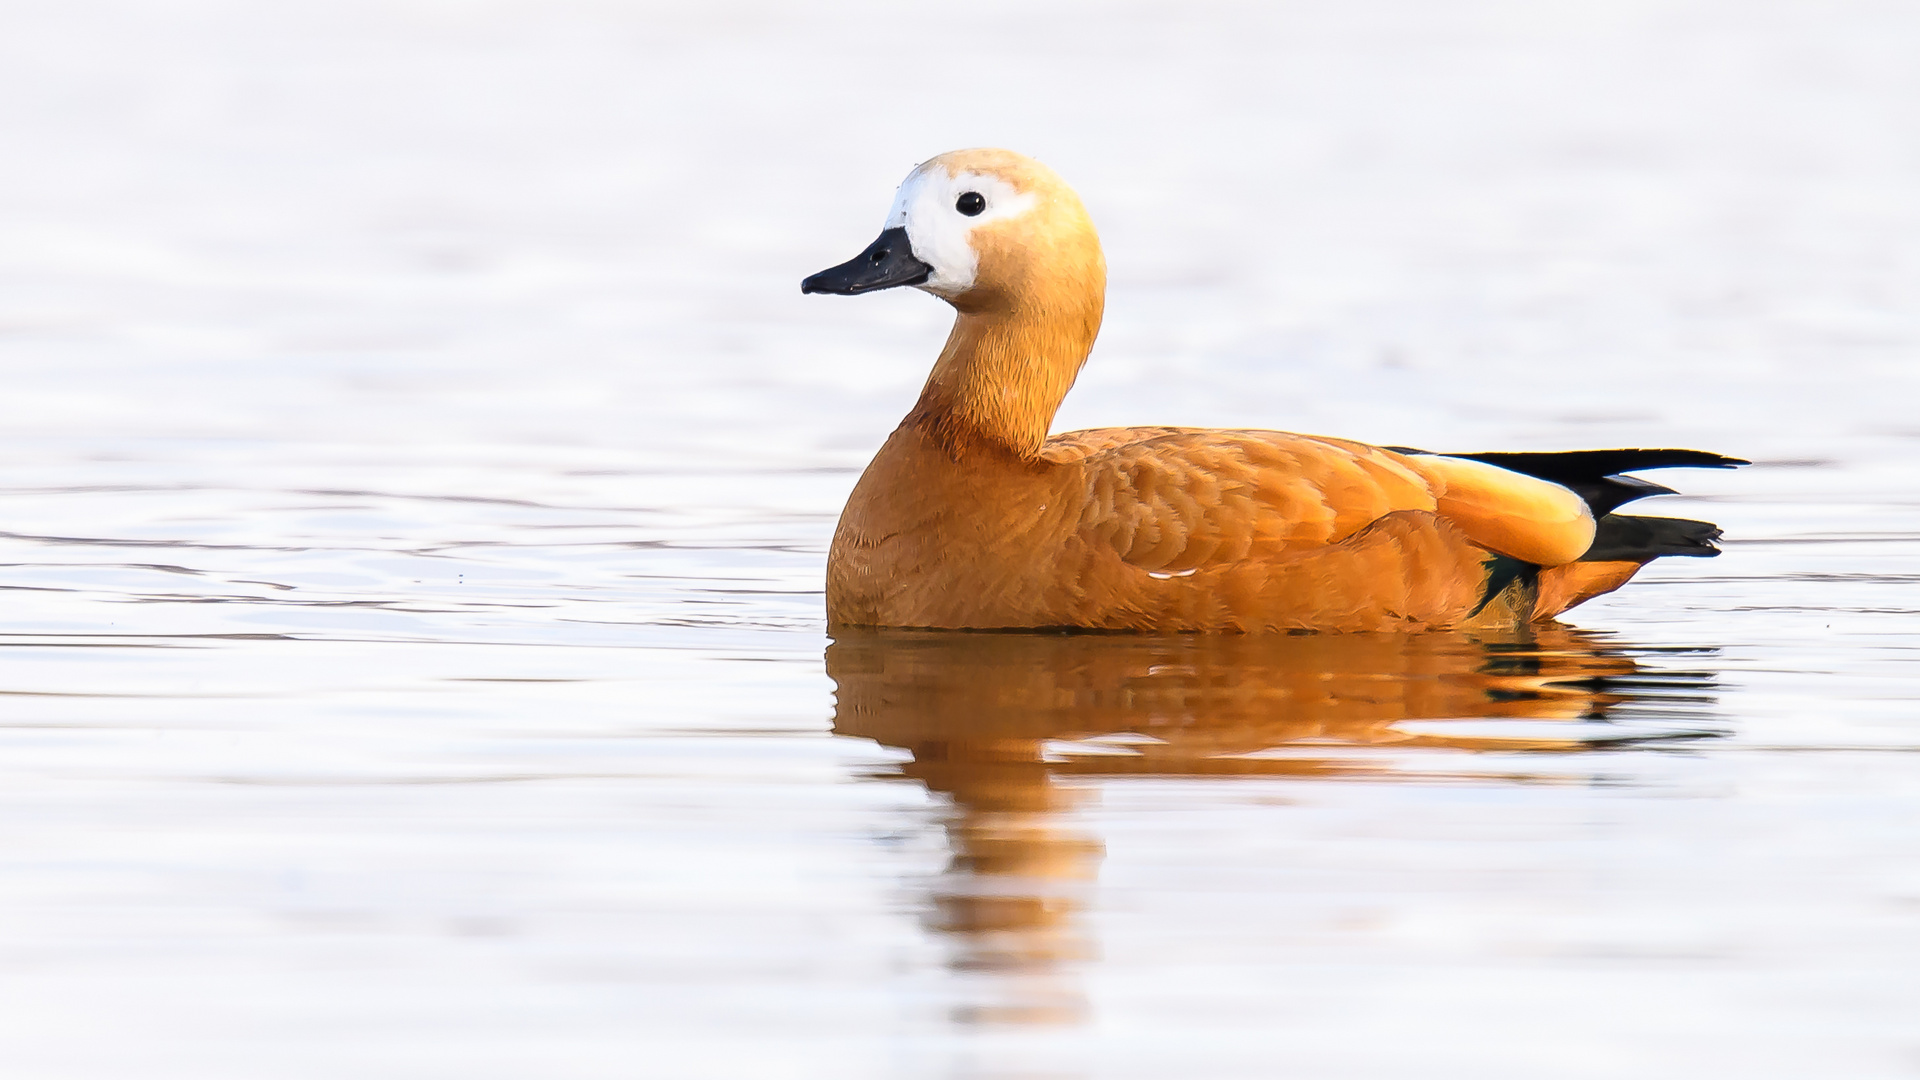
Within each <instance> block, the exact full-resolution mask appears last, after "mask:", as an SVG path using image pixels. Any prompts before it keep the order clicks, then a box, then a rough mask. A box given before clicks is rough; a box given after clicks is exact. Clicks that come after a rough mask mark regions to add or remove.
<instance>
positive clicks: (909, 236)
mask: <svg viewBox="0 0 1920 1080" xmlns="http://www.w3.org/2000/svg"><path fill="white" fill-rule="evenodd" d="M1106 277H1107V274H1106V261H1105V256H1104V255H1103V253H1102V251H1101V247H1100V240H1099V236H1098V234H1097V233H1096V231H1095V229H1094V226H1093V221H1092V219H1091V218H1090V217H1089V215H1088V213H1087V210H1086V207H1085V206H1084V205H1083V204H1082V203H1081V201H1080V197H1079V196H1078V195H1077V194H1076V193H1075V192H1074V190H1073V189H1072V188H1071V187H1069V186H1068V185H1067V184H1066V182H1065V181H1063V180H1062V179H1061V178H1060V177H1059V176H1058V175H1057V174H1056V173H1055V172H1054V171H1053V170H1052V169H1050V168H1048V167H1047V166H1046V165H1043V164H1042V163H1040V162H1039V161H1036V160H1034V159H1032V158H1030V157H1027V156H1024V155H1022V154H1019V153H1015V152H1013V151H1010V150H1001V149H971V150H957V151H953V152H950V153H945V154H941V155H939V156H937V157H934V158H931V159H929V160H927V161H926V162H923V163H922V164H920V165H919V166H918V167H916V168H915V169H914V170H913V171H912V172H911V173H909V174H908V176H907V178H906V180H905V181H904V182H902V183H901V185H900V187H899V189H898V191H897V193H896V194H895V196H894V200H893V205H892V207H891V208H890V210H889V211H888V214H887V218H886V223H885V225H884V226H883V228H882V229H881V232H880V235H879V237H878V238H877V239H875V240H874V241H873V242H872V243H871V244H869V245H868V246H867V248H866V249H865V250H864V251H862V252H861V253H860V254H858V255H856V256H854V257H853V258H852V259H850V260H848V261H846V262H844V263H841V264H839V265H837V266H833V267H830V268H828V269H826V270H822V271H820V272H819V273H817V274H814V275H812V276H810V277H808V278H806V279H805V280H804V281H802V282H801V286H800V288H801V292H802V293H807V294H828V295H844V296H858V295H864V294H866V293H870V292H877V291H880V290H883V289H893V288H901V287H908V286H910V287H913V288H917V289H920V290H921V291H923V292H927V293H930V294H932V295H933V296H935V297H938V298H939V299H941V300H944V301H945V302H946V303H947V304H949V305H951V306H952V308H953V309H954V313H955V316H954V323H953V329H952V331H951V332H950V333H949V335H948V337H947V341H946V345H945V346H944V347H943V348H942V349H941V350H940V354H939V356H938V357H937V358H936V359H935V360H934V363H933V370H932V372H931V373H930V374H929V375H928V377H927V381H926V384H925V386H924V388H923V389H922V390H921V393H920V396H919V399H918V400H917V401H916V402H915V404H914V406H913V408H912V409H911V410H910V411H909V412H908V413H907V415H906V418H905V419H904V420H902V421H901V423H900V425H899V426H898V427H897V428H895V429H894V431H893V433H892V434H891V435H890V436H888V438H887V440H886V442H885V444H884V445H883V446H882V447H881V449H880V451H879V452H878V453H877V454H876V455H875V456H874V458H873V460H872V462H871V463H870V464H869V465H868V466H867V468H866V470H865V471H864V472H863V473H862V474H861V476H860V479H859V481H858V482H857V483H856V484H855V486H854V488H853V491H852V493H851V494H850V496H849V497H848V500H847V503H846V506H845V509H844V510H843V511H842V513H841V515H840V519H839V523H838V525H837V526H836V528H835V530H834V535H833V540H832V544H831V546H830V548H829V550H828V555H827V573H826V609H827V624H828V629H829V632H830V633H831V632H836V631H839V630H846V629H856V628H911V629H916V630H1058V631H1109V632H1135V633H1281V632H1293V633H1314V632H1325V633H1355V632H1419V631H1434V630H1469V631H1471V630H1482V629H1499V630H1511V629H1515V628H1524V627H1528V626H1530V625H1532V624H1538V623H1549V622H1552V621H1553V620H1555V619H1556V617H1557V616H1559V615H1561V614H1562V613H1564V612H1566V611H1567V610H1569V609H1571V608H1573V607H1575V606H1577V605H1579V604H1581V603H1584V602H1586V601H1588V600H1591V599H1593V598H1594V597H1596V596H1600V595H1603V594H1605V593H1608V592H1611V591H1613V590H1615V589H1618V588H1619V587H1621V586H1622V585H1624V584H1626V583H1627V581H1628V580H1629V579H1631V578H1632V577H1633V576H1634V575H1635V574H1636V573H1638V572H1639V570H1640V569H1641V568H1642V567H1644V566H1645V565H1646V564H1647V563H1649V562H1651V561H1653V560H1654V559H1657V558H1661V557H1665V556H1697V557H1711V556H1715V555H1718V554H1719V553H1720V551H1719V548H1718V547H1716V546H1715V544H1714V541H1715V540H1717V539H1719V537H1720V536H1721V532H1720V530H1719V528H1718V527H1716V526H1714V525H1713V524H1711V523H1709V522H1703V521H1692V520H1687V519H1681V518H1660V517H1646V516H1636V515H1629V514H1622V513H1619V512H1617V511H1618V509H1619V508H1620V507H1622V506H1624V505H1626V504H1628V503H1630V502H1633V501H1635V500H1638V499H1641V498H1645V497H1647V496H1651V495H1660V494H1672V493H1674V492H1673V489H1671V488H1668V487H1665V486H1662V485H1660V484H1656V483H1653V482H1651V481H1648V480H1644V479H1641V478H1639V477H1636V476H1632V475H1630V474H1631V473H1633V472H1635V471H1644V470H1651V469H1663V468H1677V467H1694V468H1711V469H1724V468H1732V467H1735V466H1738V465H1745V464H1749V463H1748V462H1747V461H1744V460H1742V459H1739V458H1732V457H1725V456H1722V455H1720V454H1715V453H1708V452H1705V451H1698V450H1681V449H1614V450H1581V451H1568V452H1526V451H1515V452H1497V453H1461V454H1447V453H1433V452H1428V451H1425V450H1420V449H1415V448H1412V447H1404V446H1373V445H1369V444H1366V443H1362V442H1356V441H1353V440H1348V439H1339V438H1330V437H1326V436H1319V435H1301V434H1293V433H1290V432H1284V431H1269V430H1259V429H1244V430H1242V429H1212V428H1190V427H1125V428H1098V429H1093V430H1086V431H1069V432H1064V433H1059V434H1050V432H1051V428H1052V425H1053V419H1054V415H1055V413H1056V412H1057V411H1058V409H1059V407H1060V404H1061V401H1062V400H1063V399H1064V398H1065V397H1066V395H1067V392H1068V391H1069V390H1070V389H1071V388H1072V387H1073V383H1074V380H1075V379H1076V378H1077V377H1078V375H1079V373H1080V370H1081V367H1082V365H1083V364H1085V363H1086V360H1087V357H1088V355H1089V354H1090V353H1091V352H1092V349H1093V344H1094V339H1095V337H1096V336H1097V335H1098V333H1099V330H1100V323H1101V318H1102V316H1103V314H1104V312H1105V304H1106Z"/></svg>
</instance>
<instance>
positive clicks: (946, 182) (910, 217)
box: [886, 162, 1039, 298]
mask: <svg viewBox="0 0 1920 1080" xmlns="http://www.w3.org/2000/svg"><path fill="white" fill-rule="evenodd" d="M968 192H973V193H975V194H977V195H979V196H980V197H981V198H982V199H983V200H985V203H986V205H985V208H984V209H982V210H981V211H980V212H979V213H978V214H973V215H968V214H963V213H961V212H960V210H959V208H958V205H957V204H958V203H959V201H960V196H962V195H964V194H966V193H968ZM1038 201H1039V200H1038V198H1037V197H1035V196H1034V195H1032V194H1030V193H1028V192H1023V191H1021V190H1020V189H1019V188H1016V187H1014V186H1013V185H1012V184H1011V183H1008V182H1007V181H1005V180H1002V179H1001V178H999V177H997V176H994V175H992V174H990V173H977V172H960V173H949V172H948V171H947V169H946V166H944V165H940V164H936V163H933V162H929V163H927V164H925V165H922V166H921V167H920V168H918V169H915V170H914V171H913V174H912V175H910V176H908V177H907V179H906V182H905V183H903V184H901V185H900V190H899V192H898V193H897V194H895V195H894V198H893V209H892V210H891V211H889V212H888V214H887V224H886V227H887V228H889V229H893V228H901V227H904V228H905V229H906V230H907V242H908V243H910V244H912V245H913V254H914V257H915V258H917V259H919V260H920V261H921V262H923V263H926V264H927V265H928V266H931V267H932V268H933V275H932V276H931V277H929V278H927V280H926V281H924V282H922V283H921V284H920V286H919V288H922V289H925V290H926V291H928V292H930V293H933V294H934V295H935V296H942V297H947V298H952V297H955V296H958V295H960V294H961V293H963V292H966V291H967V290H968V289H971V288H973V281H974V274H975V273H976V272H977V271H978V270H979V268H980V256H979V254H978V253H977V252H976V251H974V249H973V230H974V229H977V228H979V227H980V226H982V225H985V224H988V223H990V222H995V221H1004V220H1006V219H1008V218H1015V217H1019V216H1020V215H1022V214H1025V213H1026V212H1027V211H1029V210H1031V209H1033V207H1034V205H1035V204H1036V203H1037V202H1038Z"/></svg>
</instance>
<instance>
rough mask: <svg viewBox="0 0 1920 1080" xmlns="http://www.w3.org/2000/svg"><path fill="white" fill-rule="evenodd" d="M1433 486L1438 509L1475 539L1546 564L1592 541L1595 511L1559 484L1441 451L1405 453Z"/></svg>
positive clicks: (1566, 559) (1575, 554)
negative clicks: (1429, 453)
mask: <svg viewBox="0 0 1920 1080" xmlns="http://www.w3.org/2000/svg"><path fill="white" fill-rule="evenodd" d="M1400 460H1401V461H1402V462H1403V463H1404V464H1406V465H1407V466H1408V467H1409V468H1411V469H1412V470H1413V471H1415V472H1417V473H1419V474H1420V475H1421V476H1422V477H1424V478H1426V480H1427V482H1428V483H1429V484H1431V485H1432V486H1433V489H1434V504H1435V509H1436V510H1437V511H1438V512H1439V514H1440V516H1441V517H1444V518H1447V519H1448V520H1450V521H1452V522H1453V523H1454V524H1455V525H1458V526H1459V527H1460V530H1461V531H1462V532H1464V533H1466V534H1467V536H1469V537H1470V538H1472V539H1473V541H1474V542H1475V543H1478V544H1481V545H1484V546H1486V547H1489V548H1492V549H1493V550H1495V551H1498V552H1501V553H1503V554H1506V555H1511V556H1513V557H1514V558H1516V559H1524V560H1526V561H1527V562H1530V563H1537V564H1539V565H1541V566H1561V565H1564V564H1566V563H1570V562H1573V561H1574V560H1576V559H1578V558H1580V556H1582V555H1584V554H1586V552H1587V548H1589V547H1591V546H1592V545H1593V532H1594V521H1593V512H1592V511H1591V510H1589V509H1588V508H1587V504H1586V502H1585V501H1584V500H1582V499H1581V498H1580V496H1578V495H1576V494H1574V493H1573V492H1572V491H1569V490H1568V489H1566V488H1564V487H1561V486H1560V485H1559V484H1555V483H1552V482H1550V481H1546V480H1541V479H1538V478H1536V477H1532V476H1525V475H1522V474H1521V473H1517V472H1512V471H1510V470H1507V469H1502V468H1500V467H1499V466H1497V465H1489V464H1487V463H1486V462H1484V461H1469V460H1467V459H1465V458H1452V457H1442V456H1439V455H1427V454H1418V455H1407V456H1405V457H1402V458H1401V459H1400Z"/></svg>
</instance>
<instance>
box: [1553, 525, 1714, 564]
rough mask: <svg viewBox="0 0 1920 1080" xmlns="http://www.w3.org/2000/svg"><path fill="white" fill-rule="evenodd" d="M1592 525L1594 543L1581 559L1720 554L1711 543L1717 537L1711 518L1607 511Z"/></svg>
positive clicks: (1596, 559) (1641, 558)
mask: <svg viewBox="0 0 1920 1080" xmlns="http://www.w3.org/2000/svg"><path fill="white" fill-rule="evenodd" d="M1595 526H1596V527H1595V529H1594V535H1593V546H1592V547H1589V548H1588V549H1587V553H1586V554H1585V555H1582V556H1580V561H1581V562H1614V561H1619V560H1625V561H1631V562H1646V561H1647V560H1649V559H1657V558H1659V557H1660V556H1662V555H1693V556H1697V557H1702V558H1712V557H1713V556H1715V555H1718V554H1720V549H1719V548H1717V547H1714V546H1713V542H1714V541H1715V540H1718V539H1720V527H1719V526H1718V525H1715V524H1713V523H1712V522H1710V521H1692V520H1689V519H1687V518H1666V517H1640V516H1638V515H1634V514H1608V515H1606V516H1604V517H1602V518H1600V519H1599V521H1597V522H1596V523H1595Z"/></svg>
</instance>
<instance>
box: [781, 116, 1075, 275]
mask: <svg viewBox="0 0 1920 1080" xmlns="http://www.w3.org/2000/svg"><path fill="white" fill-rule="evenodd" d="M900 285H912V286H915V287H917V288H920V289H924V290H926V291H927V292H930V293H932V294H934V295H935V296H938V297H940V298H941V299H943V300H945V301H947V302H948V303H950V304H952V305H953V306H954V307H956V308H959V309H960V310H961V311H962V312H975V311H991V310H995V309H1001V310H1009V309H1021V308H1031V307H1033V306H1035V305H1039V306H1043V307H1047V308H1054V309H1058V308H1059V307H1060V306H1061V304H1062V302H1065V303H1066V304H1067V306H1071V307H1079V308H1084V306H1085V304H1086V299H1087V297H1088V296H1089V294H1090V295H1091V296H1092V297H1093V298H1095V303H1098V302H1099V298H1101V297H1102V296H1103V294H1104V293H1105V290H1106V264H1105V261H1104V260H1103V258H1102V257H1101V254H1100V241H1099V237H1098V235H1097V234H1096V233H1095V232H1094V229H1093V222H1092V220H1091V219H1089V218H1088V217H1087V211H1086V208H1085V207H1084V206H1082V205H1081V203H1080V197H1079V196H1078V195H1075V194H1074V192H1073V189H1072V188H1070V187H1068V186H1067V185H1066V182H1065V181H1063V180H1061V179H1060V177H1059V176H1057V175H1055V173H1054V171H1053V170H1052V169H1049V168H1047V167H1046V166H1045V165H1042V164H1040V163H1039V162H1037V161H1035V160H1033V159H1032V158H1029V157H1025V156H1023V155H1021V154H1016V153H1014V152H1013V151H1011V150H955V151H953V152H951V153H946V154H941V155H940V156H939V157H936V158H934V159H932V160H930V161H928V162H926V163H924V164H922V165H921V166H920V167H919V168H916V169H914V170H913V172H912V173H911V174H909V175H908V176H907V179H906V181H905V182H903V183H902V184H901V185H900V190H899V192H898V194H896V195H895V196H894V200H893V208H892V210H890V211H889V212H888V214H887V223H886V227H885V228H884V229H882V230H881V233H880V237H879V239H877V240H875V241H874V242H873V243H872V244H870V245H868V247H867V249H866V250H865V251H862V252H861V253H860V254H858V255H856V256H854V257H853V258H852V259H851V260H849V261H847V262H844V263H841V264H840V265H839V266H835V267H832V268H830V269H826V270H822V271H820V272H819V273H817V274H815V275H813V276H812V277H809V278H807V279H806V280H805V281H802V282H801V283H800V291H801V292H803V293H837V294H840V295H844V296H855V295H858V294H860V293H867V292H875V291H877V290H880V289H891V288H894V287H896V286H900Z"/></svg>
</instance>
